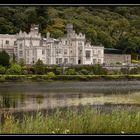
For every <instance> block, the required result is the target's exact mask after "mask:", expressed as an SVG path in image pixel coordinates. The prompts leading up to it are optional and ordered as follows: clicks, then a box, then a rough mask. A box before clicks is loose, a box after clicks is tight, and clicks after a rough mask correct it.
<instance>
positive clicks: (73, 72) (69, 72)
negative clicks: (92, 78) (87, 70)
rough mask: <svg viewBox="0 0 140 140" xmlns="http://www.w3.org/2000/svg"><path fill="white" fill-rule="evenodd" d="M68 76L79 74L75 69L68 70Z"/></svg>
mask: <svg viewBox="0 0 140 140" xmlns="http://www.w3.org/2000/svg"><path fill="white" fill-rule="evenodd" d="M66 74H67V75H76V74H77V73H76V71H75V69H74V68H73V69H68V70H67V71H66Z"/></svg>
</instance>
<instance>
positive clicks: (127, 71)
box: [120, 68, 129, 74]
mask: <svg viewBox="0 0 140 140" xmlns="http://www.w3.org/2000/svg"><path fill="white" fill-rule="evenodd" d="M120 72H121V73H122V74H129V69H128V68H121V69H120Z"/></svg>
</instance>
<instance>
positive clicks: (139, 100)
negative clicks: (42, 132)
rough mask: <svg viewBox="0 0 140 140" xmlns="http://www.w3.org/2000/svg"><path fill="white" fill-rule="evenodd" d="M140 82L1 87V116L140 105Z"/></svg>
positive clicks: (34, 83)
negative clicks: (5, 114)
mask: <svg viewBox="0 0 140 140" xmlns="http://www.w3.org/2000/svg"><path fill="white" fill-rule="evenodd" d="M139 85H140V81H107V82H106V81H103V82H27V83H26V82H24V83H16V82H15V83H1V84H0V113H1V114H2V113H3V112H11V113H17V112H20V113H24V112H28V111H41V110H51V109H56V108H66V107H78V106H86V105H90V106H95V107H98V108H102V109H105V108H108V109H110V108H111V107H118V106H121V107H122V106H123V107H128V106H131V107H135V108H138V109H139V106H140V86H139Z"/></svg>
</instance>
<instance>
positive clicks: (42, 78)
mask: <svg viewBox="0 0 140 140" xmlns="http://www.w3.org/2000/svg"><path fill="white" fill-rule="evenodd" d="M13 81H14V82H53V81H58V82H59V81H65V82H66V81H73V82H74V81H75V82H76V81H79V82H80V81H88V82H94V81H98V82H101V81H140V75H55V76H52V77H50V76H48V75H0V83H4V82H13Z"/></svg>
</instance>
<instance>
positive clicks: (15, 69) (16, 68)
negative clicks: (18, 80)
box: [6, 64, 22, 75]
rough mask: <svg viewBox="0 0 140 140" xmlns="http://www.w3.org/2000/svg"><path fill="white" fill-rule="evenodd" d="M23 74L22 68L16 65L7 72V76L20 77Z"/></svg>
mask: <svg viewBox="0 0 140 140" xmlns="http://www.w3.org/2000/svg"><path fill="white" fill-rule="evenodd" d="M21 72H22V68H21V66H20V65H18V64H14V65H12V66H11V67H10V68H9V69H8V70H7V71H6V74H18V75H20V74H21Z"/></svg>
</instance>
